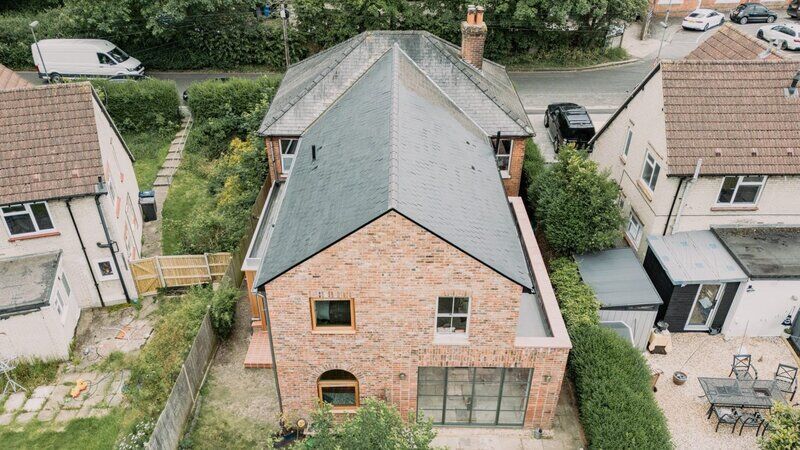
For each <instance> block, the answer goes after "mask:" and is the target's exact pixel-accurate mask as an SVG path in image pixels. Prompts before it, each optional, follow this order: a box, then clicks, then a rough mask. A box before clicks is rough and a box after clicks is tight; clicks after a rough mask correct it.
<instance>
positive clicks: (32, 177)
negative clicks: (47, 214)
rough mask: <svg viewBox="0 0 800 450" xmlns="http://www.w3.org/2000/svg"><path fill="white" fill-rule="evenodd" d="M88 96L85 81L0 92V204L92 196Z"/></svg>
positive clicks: (94, 144)
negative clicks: (71, 196)
mask: <svg viewBox="0 0 800 450" xmlns="http://www.w3.org/2000/svg"><path fill="white" fill-rule="evenodd" d="M93 95H94V94H93V91H92V87H91V85H90V84H89V83H71V84H54V85H47V86H37V87H33V88H27V89H17V90H12V91H4V92H0V167H1V168H2V170H0V205H2V204H8V203H19V202H26V201H32V200H43V199H49V198H58V197H66V196H70V195H85V194H92V193H94V189H95V183H97V177H99V176H102V175H103V167H102V162H101V159H100V142H99V138H98V136H97V126H96V123H95V111H94V104H93Z"/></svg>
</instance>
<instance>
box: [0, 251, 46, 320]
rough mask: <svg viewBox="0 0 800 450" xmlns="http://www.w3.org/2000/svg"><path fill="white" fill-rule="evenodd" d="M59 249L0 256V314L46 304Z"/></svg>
mask: <svg viewBox="0 0 800 450" xmlns="http://www.w3.org/2000/svg"><path fill="white" fill-rule="evenodd" d="M60 258H61V250H59V251H56V252H49V253H40V254H34V255H24V256H15V257H12V258H2V259H0V314H3V313H11V312H14V313H19V312H21V311H26V310H30V309H35V308H39V307H41V306H43V305H46V304H47V303H48V301H49V300H50V293H51V292H52V289H53V282H54V281H55V279H56V270H57V269H58V260H59V259H60Z"/></svg>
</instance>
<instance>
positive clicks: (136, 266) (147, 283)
mask: <svg viewBox="0 0 800 450" xmlns="http://www.w3.org/2000/svg"><path fill="white" fill-rule="evenodd" d="M156 264H157V262H156V258H145V259H140V260H138V261H131V274H132V275H133V282H134V284H135V285H136V292H138V293H139V295H153V294H155V293H156V290H157V289H158V288H160V287H161V278H160V276H159V273H158V267H157V266H156Z"/></svg>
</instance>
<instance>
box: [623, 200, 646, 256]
mask: <svg viewBox="0 0 800 450" xmlns="http://www.w3.org/2000/svg"><path fill="white" fill-rule="evenodd" d="M634 223H636V224H638V227H637V230H636V235H631V225H632V224H634ZM643 230H644V225H643V224H642V220H641V219H640V218H639V216H638V215H636V213H635V212H634V211H633V209H631V214H630V216H629V217H628V224H627V225H626V226H625V235H626V236H628V239H630V240H631V241H632V242H633V243H634V244H636V246H637V247H638V246H639V243H640V242H642V232H643Z"/></svg>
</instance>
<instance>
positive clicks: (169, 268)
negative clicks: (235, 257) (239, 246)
mask: <svg viewBox="0 0 800 450" xmlns="http://www.w3.org/2000/svg"><path fill="white" fill-rule="evenodd" d="M230 263H231V254H230V253H205V254H202V255H174V256H153V257H150V258H144V259H138V260H135V261H131V263H130V264H131V273H132V274H133V282H134V284H136V290H137V291H138V292H139V295H154V294H155V293H156V292H157V290H158V289H159V288H167V287H180V286H193V285H196V284H208V283H215V282H219V281H221V280H222V277H223V276H224V275H225V273H226V271H227V270H228V267H229V265H230Z"/></svg>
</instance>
